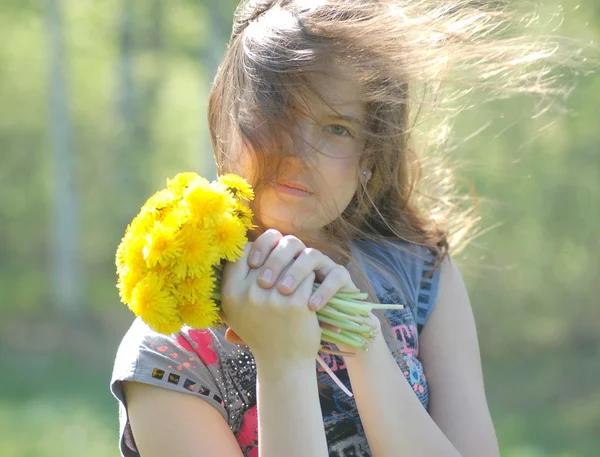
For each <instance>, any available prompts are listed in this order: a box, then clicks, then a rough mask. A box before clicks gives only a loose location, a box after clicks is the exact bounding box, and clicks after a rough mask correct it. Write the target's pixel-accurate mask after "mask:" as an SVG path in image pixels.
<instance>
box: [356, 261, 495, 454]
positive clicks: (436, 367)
mask: <svg viewBox="0 0 600 457" xmlns="http://www.w3.org/2000/svg"><path fill="white" fill-rule="evenodd" d="M420 358H421V361H422V362H423V365H424V368H425V373H426V375H427V380H428V386H429V394H430V406H429V414H428V412H427V411H426V410H425V409H424V408H423V406H422V405H421V402H420V401H419V399H418V398H417V396H416V395H415V394H414V392H413V391H412V389H411V387H410V385H409V383H408V382H407V381H406V378H405V377H404V375H403V374H402V372H401V370H400V368H399V367H398V365H397V364H396V362H395V360H394V359H393V357H392V355H391V353H390V351H389V349H388V348H387V345H386V343H385V341H384V340H383V337H382V336H378V338H377V339H376V340H375V341H374V342H373V343H372V345H371V347H370V349H369V351H368V352H365V353H360V354H357V356H356V357H347V358H346V366H347V368H348V374H349V376H350V382H351V384H352V390H353V392H354V396H355V397H356V403H357V406H358V411H359V413H360V418H361V421H362V424H363V427H364V429H365V433H366V435H367V439H368V441H369V446H370V447H371V450H372V452H373V456H374V457H397V456H399V455H410V456H412V457H425V456H427V457H433V456H443V457H484V456H485V457H496V456H499V450H498V443H497V440H496V435H495V432H494V427H493V424H492V421H491V417H490V413H489V410H488V406H487V402H486V399H485V393H484V387H483V377H482V372H481V361H480V356H479V344H478V341H477V333H476V330H475V323H474V319H473V313H472V310H471V305H470V303H469V298H468V296H467V292H466V288H465V285H464V283H463V280H462V277H461V275H460V273H459V271H458V269H457V268H456V266H455V265H454V264H453V263H452V262H451V261H450V260H445V261H444V262H443V263H442V266H441V283H440V291H439V295H438V301H437V303H436V306H435V308H434V311H433V313H432V315H431V317H430V318H429V321H428V323H427V325H426V327H425V329H424V330H423V332H422V335H421V340H420Z"/></svg>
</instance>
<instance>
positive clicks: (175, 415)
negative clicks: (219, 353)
mask: <svg viewBox="0 0 600 457" xmlns="http://www.w3.org/2000/svg"><path fill="white" fill-rule="evenodd" d="M257 375H258V428H259V442H260V445H259V447H258V450H259V456H260V457H281V456H283V455H285V456H290V457H295V456H298V457H305V456H315V457H326V456H327V455H328V450H327V441H326V439H325V431H324V426H323V418H322V416H321V407H320V404H319V395H318V388H317V379H316V369H315V362H314V360H311V361H307V362H306V363H305V364H300V365H296V366H292V367H283V366H281V365H280V366H273V365H269V364H268V363H265V364H262V363H261V362H259V361H257ZM124 389H125V397H126V401H127V409H128V413H129V420H130V423H131V429H132V432H133V436H134V438H135V442H136V445H137V448H138V450H139V453H140V456H141V457H166V456H183V455H185V456H190V457H194V456H197V457H202V456H208V455H215V456H220V457H242V452H241V451H240V447H239V445H238V443H237V441H236V439H235V436H234V435H233V433H232V431H231V429H230V428H229V426H228V424H227V422H226V421H225V420H224V419H223V416H222V415H221V414H220V413H219V412H218V411H217V410H216V409H215V408H214V407H212V406H211V405H209V404H208V403H206V402H204V401H203V400H201V399H199V398H197V397H194V396H192V395H188V394H184V393H179V392H174V391H170V390H167V389H163V388H160V387H154V386H149V385H146V384H141V383H137V382H126V383H124ZM307 437H309V438H307Z"/></svg>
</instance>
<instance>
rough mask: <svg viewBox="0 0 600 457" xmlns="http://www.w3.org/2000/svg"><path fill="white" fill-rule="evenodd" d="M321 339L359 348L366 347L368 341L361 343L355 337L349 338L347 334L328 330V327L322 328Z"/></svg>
mask: <svg viewBox="0 0 600 457" xmlns="http://www.w3.org/2000/svg"><path fill="white" fill-rule="evenodd" d="M321 339H322V340H323V341H327V342H329V343H333V344H345V345H346V346H350V347H353V348H357V349H366V348H367V345H366V343H362V344H361V343H360V342H358V341H356V340H354V339H353V338H348V337H347V336H344V335H341V334H339V333H335V332H332V331H331V330H327V329H326V328H323V329H321Z"/></svg>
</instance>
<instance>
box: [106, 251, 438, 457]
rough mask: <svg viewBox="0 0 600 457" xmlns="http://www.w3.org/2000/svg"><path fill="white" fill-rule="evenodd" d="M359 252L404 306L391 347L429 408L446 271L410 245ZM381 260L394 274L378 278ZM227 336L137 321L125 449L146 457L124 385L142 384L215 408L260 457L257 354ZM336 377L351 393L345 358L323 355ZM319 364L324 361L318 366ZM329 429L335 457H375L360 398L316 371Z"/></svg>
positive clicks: (248, 451)
mask: <svg viewBox="0 0 600 457" xmlns="http://www.w3.org/2000/svg"><path fill="white" fill-rule="evenodd" d="M353 253H354V255H355V258H356V259H357V260H358V261H359V263H360V265H361V266H362V268H363V269H364V271H365V273H366V275H367V277H368V279H369V280H370V281H371V284H372V286H373V288H374V290H375V293H376V294H377V298H378V299H379V301H380V302H381V303H397V304H404V305H405V307H404V309H402V310H386V311H385V315H386V318H387V319H388V321H389V323H390V325H391V327H392V330H393V334H394V338H393V340H392V341H387V344H388V347H389V349H390V351H391V353H392V355H393V356H394V359H395V360H396V362H397V363H398V365H399V366H400V367H401V369H402V372H403V373H404V375H405V377H406V380H407V381H408V382H409V383H410V386H411V387H412V389H413V390H414V392H415V395H417V397H418V398H419V400H420V401H421V404H422V405H423V407H424V408H426V409H427V407H428V392H427V381H426V379H425V374H424V372H423V366H422V365H421V362H420V361H419V358H418V356H419V333H420V331H421V329H422V327H423V326H424V325H425V323H426V321H427V319H428V318H429V315H430V314H431V312H432V310H433V307H434V304H435V301H436V299H437V291H438V284H439V269H433V265H434V263H435V258H434V256H433V254H431V253H430V252H429V250H428V249H426V248H424V247H420V246H416V245H412V244H407V243H404V242H399V241H394V242H383V241H382V242H378V243H372V242H366V241H357V242H355V243H354V245H353ZM366 259H373V260H374V261H375V262H376V263H377V264H378V265H380V266H381V267H383V268H385V271H386V272H388V274H385V275H381V274H378V273H377V271H379V270H378V269H376V268H373V265H371V263H370V262H367V261H366ZM224 333H225V332H224V330H222V329H213V328H211V329H206V330H199V329H194V328H190V327H184V328H183V329H182V330H181V331H180V332H179V333H177V334H175V335H172V336H167V335H161V334H158V333H156V332H154V331H152V330H151V329H150V328H149V327H148V326H147V325H145V324H144V323H143V322H142V321H141V320H140V319H136V320H135V321H134V322H133V324H132V326H131V327H130V329H129V330H128V332H127V333H126V335H125V336H124V338H123V340H122V342H121V345H120V346H119V349H118V352H117V356H116V359H115V364H114V369H113V376H112V380H111V385H110V388H111V392H112V393H113V395H114V396H115V397H116V399H117V400H118V401H119V418H120V450H121V454H122V455H123V457H139V453H138V450H137V447H136V444H135V440H134V437H133V434H132V432H131V427H130V423H129V419H128V414H127V406H126V404H125V401H124V395H123V389H122V385H121V383H122V381H137V382H141V383H145V384H150V385H154V386H159V387H163V388H165V389H170V390H174V391H178V392H184V393H186V394H190V395H194V396H196V397H198V398H201V399H203V400H204V401H207V402H208V403H210V404H211V405H212V406H213V407H214V408H216V409H217V410H218V411H219V412H220V413H221V414H222V416H223V418H224V419H225V421H227V423H228V424H229V427H230V428H231V430H232V432H233V433H234V435H235V437H236V439H237V442H238V444H239V446H240V449H241V451H242V454H243V455H244V456H249V457H258V445H259V443H258V416H257V405H256V365H255V363H254V359H253V357H252V354H251V352H250V350H249V349H248V348H247V347H246V346H239V345H236V344H233V343H230V342H228V341H226V340H225V336H224ZM322 357H323V359H324V361H325V362H326V363H327V364H328V366H329V367H330V368H331V370H332V371H334V373H335V374H336V376H337V377H338V378H339V379H340V380H341V381H342V382H343V383H344V384H345V385H346V387H348V388H349V389H351V386H350V381H349V378H348V372H347V370H346V366H345V363H344V359H343V357H339V356H334V355H332V356H329V355H327V354H323V355H322ZM315 363H316V362H315ZM316 369H317V379H318V382H319V385H320V389H319V390H320V401H321V410H322V413H323V423H324V427H325V433H326V436H327V443H328V446H329V455H330V457H355V456H356V457H370V456H371V452H370V450H369V445H368V443H367V439H366V436H365V432H364V430H363V428H362V425H361V422H360V417H359V414H358V410H357V407H356V403H355V401H354V398H352V397H348V396H347V395H346V394H345V393H344V392H343V391H342V390H341V389H340V388H339V387H338V386H337V385H336V384H335V383H334V381H333V380H332V379H331V378H330V377H329V375H328V374H327V373H326V372H325V370H323V368H322V367H320V366H318V365H317V366H316Z"/></svg>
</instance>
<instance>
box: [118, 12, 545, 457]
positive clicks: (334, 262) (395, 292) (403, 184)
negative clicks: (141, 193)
mask: <svg viewBox="0 0 600 457" xmlns="http://www.w3.org/2000/svg"><path fill="white" fill-rule="evenodd" d="M500 3H501V2H479V1H472V0H470V1H467V0H446V1H439V0H427V1H419V0H405V1H390V0H386V1H384V0H343V1H342V0H321V1H319V0H312V1H309V0H262V1H259V0H254V1H245V2H243V3H242V4H241V5H240V6H239V7H238V10H237V11H236V15H235V20H234V26H233V33H232V36H231V41H230V43H229V46H228V49H227V52H226V55H225V58H224V61H223V63H222V65H221V67H220V68H219V72H218V74H217V76H216V79H215V82H214V86H213V88H212V91H211V94H210V104H209V123H210V132H211V137H212V141H213V147H214V150H215V157H216V160H217V164H218V168H219V172H220V173H226V172H233V173H237V174H240V175H242V176H244V177H246V178H247V179H248V180H249V181H250V182H251V183H252V184H253V186H254V188H255V191H256V195H257V197H256V200H255V206H254V208H253V209H254V211H255V214H256V223H257V225H258V228H257V230H256V231H255V232H254V233H253V234H252V240H253V242H251V243H249V244H248V247H247V249H246V251H245V253H244V256H243V258H242V259H241V260H239V261H238V262H236V263H234V264H228V265H227V267H226V268H225V271H224V277H223V286H222V297H223V302H222V307H223V313H224V316H225V318H226V321H227V325H228V328H227V329H217V328H215V329H209V330H198V329H193V328H187V327H185V328H183V329H182V331H181V332H180V333H178V334H176V335H172V336H164V335H160V334H157V333H154V332H153V331H151V330H150V329H149V328H148V327H147V326H146V325H145V324H144V323H143V322H141V321H140V320H136V321H135V322H134V323H133V325H132V326H131V329H130V330H129V331H128V332H127V334H126V336H125V338H124V339H123V341H122V344H121V346H120V348H119V351H118V354H117V358H116V362H115V367H114V373H113V379H112V383H111V389H112V392H113V394H114V395H115V396H116V398H117V399H118V400H119V404H120V420H121V429H120V431H121V441H120V449H121V453H122V455H123V456H126V457H133V456H142V457H164V456H183V455H186V456H198V457H200V456H222V457H237V456H242V455H243V456H261V457H281V456H302V457H305V456H311V457H317V456H333V457H350V456H375V457H392V456H394V457H396V456H400V455H402V456H404V455H405V456H411V457H425V456H427V457H431V456H444V457H452V456H456V457H459V456H462V457H482V456H486V457H490V456H497V455H499V451H498V444H497V441H496V437H495V433H494V428H493V425H492V421H491V418H490V413H489V411H488V407H487V404H486V398H485V394H484V386H483V381H482V373H481V363H480V356H479V347H478V341H477V335H476V329H475V324H474V319H473V314H472V311H471V305H470V303H469V299H468V296H467V292H466V290H465V285H464V283H463V280H462V279H461V275H460V273H459V271H458V270H457V268H456V266H455V264H454V263H453V262H452V260H451V259H450V258H449V256H448V247H449V246H450V245H451V244H450V243H449V240H450V239H451V236H453V235H454V234H455V233H453V232H452V231H451V230H450V229H451V228H452V227H455V226H453V225H451V224H449V223H448V222H447V219H448V218H449V217H451V216H456V213H455V209H454V207H452V206H451V205H449V204H447V203H446V204H445V202H447V199H445V197H446V196H445V195H444V194H442V195H441V198H437V199H436V198H433V197H432V196H431V195H432V194H428V193H426V192H425V190H424V187H422V185H421V184H422V183H421V181H420V179H419V177H420V165H419V162H418V160H417V156H416V154H415V146H414V144H415V142H414V140H413V135H412V133H413V127H414V126H415V125H416V116H414V114H415V113H416V112H417V111H419V110H420V109H421V108H423V107H428V108H431V107H433V105H429V102H427V103H426V102H425V100H432V101H436V103H437V102H439V100H440V98H439V90H440V88H441V83H442V82H443V81H449V82H451V83H453V84H460V83H464V82H465V81H466V79H464V78H466V76H465V75H469V74H472V75H473V79H472V80H469V84H470V85H469V86H468V87H467V91H470V90H473V89H477V88H486V87H492V88H495V87H498V84H502V89H503V90H506V91H509V92H510V91H511V90H514V91H520V92H523V91H527V90H529V82H530V81H532V82H534V83H535V84H532V85H531V92H539V91H541V92H543V91H545V90H546V86H545V84H544V79H543V75H541V74H540V73H535V72H528V71H527V70H525V71H523V70H522V69H520V66H521V65H530V64H531V63H534V62H535V61H538V60H543V59H547V58H548V57H549V54H544V53H543V52H537V51H538V50H537V49H529V51H530V52H531V54H526V53H523V52H522V51H521V49H522V44H521V43H520V42H519V40H516V39H512V38H510V37H506V38H502V37H500V38H497V39H495V40H494V39H492V38H491V33H492V32H493V31H495V30H500V31H501V32H503V29H501V26H502V24H505V20H506V18H507V16H506V15H507V13H506V11H505V9H504V7H503V6H502V5H501V4H500ZM455 67H456V68H458V69H459V70H460V72H456V73H452V72H451V70H452V69H453V68H455ZM451 74H456V75H457V77H456V78H455V79H452V80H450V79H448V77H447V75H451ZM457 87H458V86H457ZM419 89H421V90H419ZM423 89H424V90H423ZM428 94H429V95H433V97H431V98H430V99H429V98H426V97H427V95H428ZM424 105H427V106H424ZM436 106H438V107H439V108H440V109H441V107H442V106H441V105H436ZM431 177H432V178H434V179H437V182H433V183H432V184H433V185H434V187H435V188H439V189H442V190H444V189H446V188H447V184H448V182H449V179H450V174H449V173H448V170H445V169H437V170H435V173H433V174H432V175H431ZM438 195H439V194H438ZM457 228H458V229H459V231H458V232H456V233H459V234H464V233H466V232H467V231H468V230H467V229H468V228H469V224H468V223H467V222H466V221H465V223H464V225H462V226H459V227H457ZM315 282H317V283H318V284H320V286H319V287H318V289H317V290H316V291H313V284H314V283H315ZM356 288H359V289H361V290H363V291H368V292H369V294H370V300H371V301H380V302H383V303H398V304H404V305H405V307H404V309H403V310H400V311H398V310H394V311H386V312H381V313H376V314H374V315H372V316H371V322H372V326H373V328H374V330H375V334H376V337H375V338H374V339H373V341H372V342H371V343H370V345H369V348H368V351H364V352H363V351H359V352H357V353H355V354H354V355H353V356H348V355H347V354H343V353H340V352H338V351H345V352H348V351H349V348H344V347H338V348H335V347H332V346H328V345H326V346H325V350H326V351H327V353H325V352H322V351H320V349H321V344H320V336H321V330H320V327H319V323H318V321H317V317H316V314H315V310H317V309H319V308H320V307H321V306H323V305H324V304H325V303H326V302H327V301H328V300H329V298H331V297H332V296H333V294H335V293H336V292H338V291H340V290H342V291H343V290H352V289H356ZM319 353H320V354H321V356H323V357H324V358H325V361H326V362H327V363H328V365H329V368H331V370H332V371H334V372H335V374H336V375H337V377H338V378H339V379H340V380H341V381H342V382H344V384H346V386H347V387H348V388H349V389H351V391H352V393H353V396H352V397H351V396H348V395H347V394H346V393H344V392H343V391H342V390H341V389H340V388H339V387H338V386H337V385H336V384H335V383H334V382H333V380H332V378H331V377H330V376H329V375H328V374H327V373H326V372H325V371H324V370H323V369H322V368H320V366H319V365H317V363H316V362H315V358H316V357H317V355H318V354H319ZM340 354H341V355H340ZM425 373H426V374H427V377H425Z"/></svg>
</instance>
